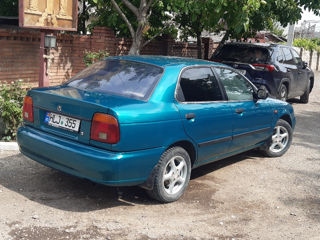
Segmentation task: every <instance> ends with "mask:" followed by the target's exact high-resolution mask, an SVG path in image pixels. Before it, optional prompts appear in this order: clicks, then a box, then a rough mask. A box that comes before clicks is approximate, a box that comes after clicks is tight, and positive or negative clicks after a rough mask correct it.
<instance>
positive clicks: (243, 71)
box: [238, 69, 247, 75]
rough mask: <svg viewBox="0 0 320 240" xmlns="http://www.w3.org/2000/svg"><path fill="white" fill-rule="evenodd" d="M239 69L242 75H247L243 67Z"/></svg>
mask: <svg viewBox="0 0 320 240" xmlns="http://www.w3.org/2000/svg"><path fill="white" fill-rule="evenodd" d="M238 71H239V72H240V73H241V74H242V75H246V73H247V71H246V70H243V69H238Z"/></svg>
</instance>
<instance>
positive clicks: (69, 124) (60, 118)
mask: <svg viewBox="0 0 320 240" xmlns="http://www.w3.org/2000/svg"><path fill="white" fill-rule="evenodd" d="M44 122H45V123H47V124H48V125H50V126H53V127H58V128H63V129H67V130H70V131H74V132H78V131H79V127H80V122H81V121H80V120H79V119H76V118H71V117H67V116H64V115H60V114H57V113H53V112H47V113H46V117H45V119H44Z"/></svg>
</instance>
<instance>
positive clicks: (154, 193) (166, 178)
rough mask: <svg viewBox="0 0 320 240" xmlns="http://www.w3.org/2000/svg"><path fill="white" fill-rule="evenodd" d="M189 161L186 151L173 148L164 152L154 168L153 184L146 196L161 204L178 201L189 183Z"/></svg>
mask: <svg viewBox="0 0 320 240" xmlns="http://www.w3.org/2000/svg"><path fill="white" fill-rule="evenodd" d="M190 174H191V160H190V156H189V154H188V153H187V151H186V150H184V149H183V148H181V147H173V148H170V149H168V150H167V151H165V152H164V153H163V154H162V155H161V157H160V160H159V162H158V164H157V165H156V167H155V174H154V184H153V189H152V190H147V193H148V195H149V196H150V197H151V198H154V199H156V200H158V201H160V202H163V203H169V202H174V201H176V200H178V199H179V198H180V197H181V196H182V194H183V193H184V191H185V189H186V188H187V186H188V184H189V181H190Z"/></svg>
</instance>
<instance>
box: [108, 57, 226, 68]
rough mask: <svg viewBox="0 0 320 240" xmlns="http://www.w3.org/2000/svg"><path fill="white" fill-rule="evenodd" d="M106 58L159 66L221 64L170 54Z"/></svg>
mask: <svg viewBox="0 0 320 240" xmlns="http://www.w3.org/2000/svg"><path fill="white" fill-rule="evenodd" d="M107 59H119V60H127V61H135V62H142V63H148V64H153V65H157V66H160V67H165V66H181V67H185V66H192V65H221V64H219V63H214V62H210V61H205V60H201V59H195V58H184V57H172V56H151V55H139V56H115V57H109V58H107Z"/></svg>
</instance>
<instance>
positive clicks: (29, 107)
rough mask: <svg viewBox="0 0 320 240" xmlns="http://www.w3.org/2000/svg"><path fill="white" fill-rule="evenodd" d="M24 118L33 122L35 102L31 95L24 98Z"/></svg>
mask: <svg viewBox="0 0 320 240" xmlns="http://www.w3.org/2000/svg"><path fill="white" fill-rule="evenodd" d="M23 119H24V120H27V121H29V122H32V123H33V102H32V97H30V96H25V98H24V102H23Z"/></svg>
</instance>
